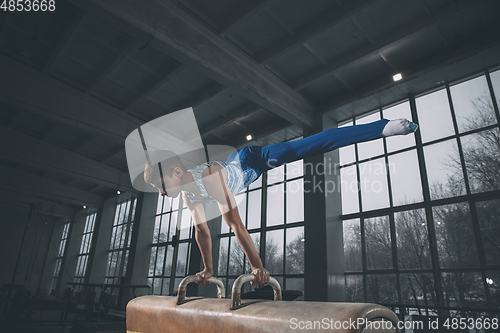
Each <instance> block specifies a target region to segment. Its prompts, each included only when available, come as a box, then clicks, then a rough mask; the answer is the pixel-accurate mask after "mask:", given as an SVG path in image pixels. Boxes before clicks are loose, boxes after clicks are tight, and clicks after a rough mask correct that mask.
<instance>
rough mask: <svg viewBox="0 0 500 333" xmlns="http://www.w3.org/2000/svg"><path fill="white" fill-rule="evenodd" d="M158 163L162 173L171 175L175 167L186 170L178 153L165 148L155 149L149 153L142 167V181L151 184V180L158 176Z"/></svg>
mask: <svg viewBox="0 0 500 333" xmlns="http://www.w3.org/2000/svg"><path fill="white" fill-rule="evenodd" d="M160 163H161V171H162V174H163V175H171V174H172V173H173V172H174V169H175V168H176V167H179V168H181V169H182V170H183V171H186V167H185V166H184V164H183V163H182V161H181V159H180V157H179V155H177V154H176V153H174V152H173V151H171V150H167V149H162V150H155V151H154V152H153V153H152V154H151V155H149V159H148V160H147V162H146V166H145V168H144V181H145V182H146V183H148V184H151V183H152V182H153V180H155V179H157V178H160V168H159V167H158V165H159V164H160Z"/></svg>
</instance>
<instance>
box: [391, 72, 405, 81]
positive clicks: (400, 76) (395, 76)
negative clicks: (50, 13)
mask: <svg viewBox="0 0 500 333" xmlns="http://www.w3.org/2000/svg"><path fill="white" fill-rule="evenodd" d="M392 78H393V79H394V81H399V80H401V79H402V78H403V75H401V73H398V74H396V75H394V76H393V77H392Z"/></svg>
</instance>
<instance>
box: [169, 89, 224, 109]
mask: <svg viewBox="0 0 500 333" xmlns="http://www.w3.org/2000/svg"><path fill="white" fill-rule="evenodd" d="M227 90H228V89H227V88H226V87H224V86H221V85H220V84H218V83H213V84H211V85H210V86H208V87H206V88H204V89H202V90H201V91H198V92H197V93H196V94H195V95H194V96H192V97H191V98H189V99H188V100H186V101H183V102H181V103H179V104H178V105H176V106H175V109H176V110H181V109H185V108H188V107H192V108H193V109H194V108H196V107H199V106H201V105H203V104H205V103H207V102H208V101H210V100H211V99H212V98H215V97H217V96H219V95H222V94H223V93H224V92H226V91H227Z"/></svg>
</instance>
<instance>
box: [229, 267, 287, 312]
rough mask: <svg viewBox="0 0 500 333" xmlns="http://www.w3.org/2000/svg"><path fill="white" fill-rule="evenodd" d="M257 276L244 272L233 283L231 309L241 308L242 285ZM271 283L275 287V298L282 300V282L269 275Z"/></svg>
mask: <svg viewBox="0 0 500 333" xmlns="http://www.w3.org/2000/svg"><path fill="white" fill-rule="evenodd" d="M256 279H257V277H256V276H255V275H253V274H243V275H240V276H239V277H238V278H237V279H236V280H235V281H234V284H233V290H232V294H231V307H230V308H229V310H237V309H239V308H241V287H242V286H243V284H244V283H245V282H253V281H255V280H256ZM269 285H270V286H271V287H273V291H274V300H275V301H281V299H282V296H281V287H280V283H279V282H278V281H277V280H276V279H275V278H273V277H269Z"/></svg>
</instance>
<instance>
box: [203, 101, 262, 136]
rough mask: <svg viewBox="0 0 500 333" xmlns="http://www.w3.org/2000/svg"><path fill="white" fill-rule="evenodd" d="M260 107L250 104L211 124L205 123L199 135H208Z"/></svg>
mask: <svg viewBox="0 0 500 333" xmlns="http://www.w3.org/2000/svg"><path fill="white" fill-rule="evenodd" d="M260 109H261V107H260V106H255V105H251V106H247V107H243V108H240V109H239V110H238V111H236V112H233V113H232V114H231V115H230V116H229V117H228V118H229V119H228V118H224V119H221V120H217V121H214V122H212V123H211V124H209V125H207V126H205V127H203V128H200V134H201V137H202V138H206V137H207V136H209V135H210V134H212V133H214V132H215V131H217V130H218V129H220V128H222V127H226V126H228V125H231V124H232V123H234V122H236V121H239V120H240V119H242V118H244V117H246V116H249V115H251V114H252V113H255V112H257V111H258V110H260Z"/></svg>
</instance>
